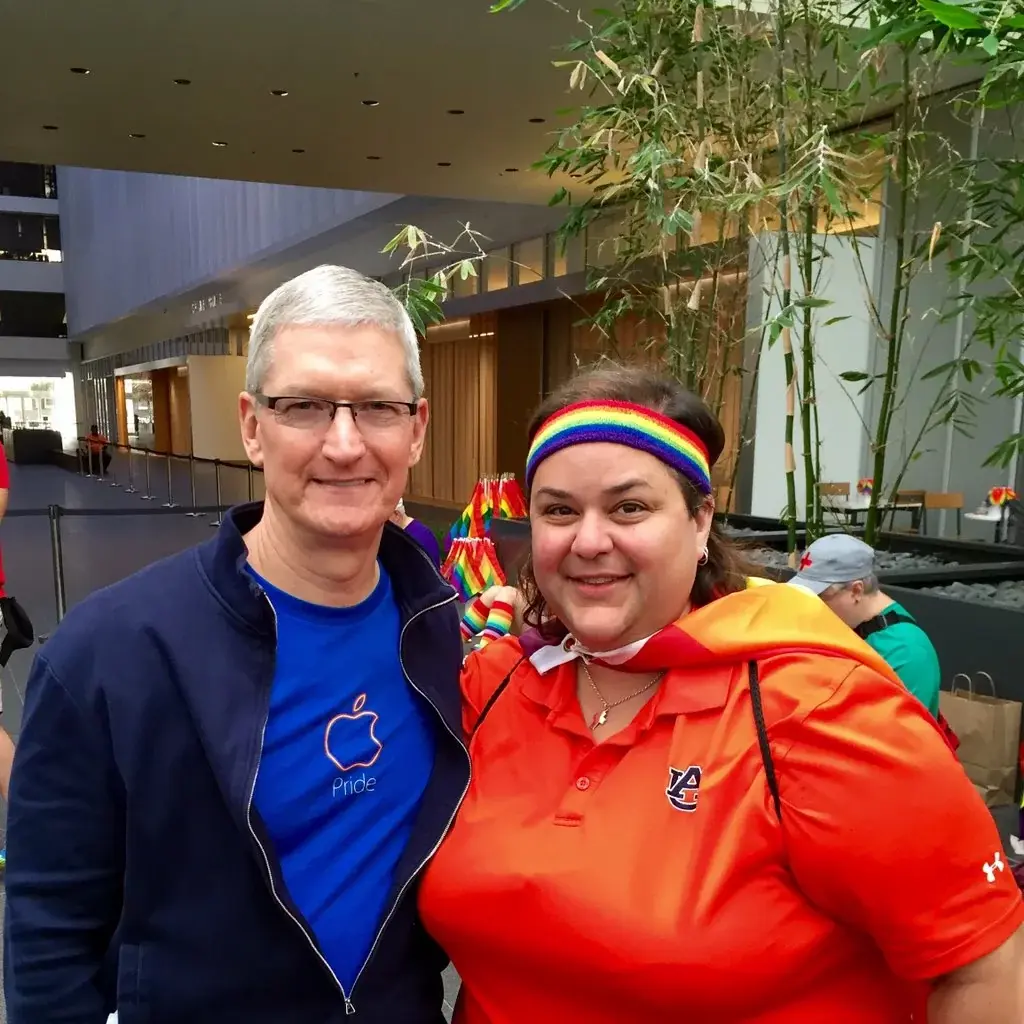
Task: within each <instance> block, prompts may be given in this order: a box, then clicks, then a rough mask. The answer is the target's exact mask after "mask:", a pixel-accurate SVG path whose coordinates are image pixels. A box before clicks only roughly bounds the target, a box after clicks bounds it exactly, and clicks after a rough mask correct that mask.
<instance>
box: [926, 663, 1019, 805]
mask: <svg viewBox="0 0 1024 1024" xmlns="http://www.w3.org/2000/svg"><path fill="white" fill-rule="evenodd" d="M974 678H975V682H972V680H971V679H970V677H968V676H967V675H966V674H964V673H960V674H959V675H957V676H955V677H954V679H953V689H952V690H951V691H950V692H948V693H947V692H946V691H945V690H943V691H942V692H940V693H939V709H940V710H941V712H942V714H943V715H944V716H945V718H946V719H947V721H948V722H949V724H950V726H951V727H952V728H953V731H954V732H955V733H956V734H957V736H958V737H959V739H960V747H959V749H958V750H957V752H956V754H957V757H958V758H959V759H960V763H961V764H962V765H963V766H964V769H965V771H966V772H967V776H968V778H969V779H970V780H971V782H973V783H974V786H975V788H976V789H977V790H978V792H979V793H980V794H981V798H982V799H983V800H984V801H985V804H986V806H988V807H1005V806H1007V805H1011V804H1014V803H1016V801H1015V800H1014V796H1015V794H1016V789H1017V755H1018V746H1019V743H1020V722H1021V705H1020V703H1019V702H1018V701H1015V700H1003V699H1002V698H1000V697H998V696H996V687H995V683H994V681H993V679H992V677H991V676H990V675H989V674H988V673H987V672H977V673H975V677H974ZM978 680H983V681H984V682H983V685H984V686H987V687H989V688H991V690H992V693H991V694H986V693H979V692H977V690H976V689H975V685H976V682H977V681H978Z"/></svg>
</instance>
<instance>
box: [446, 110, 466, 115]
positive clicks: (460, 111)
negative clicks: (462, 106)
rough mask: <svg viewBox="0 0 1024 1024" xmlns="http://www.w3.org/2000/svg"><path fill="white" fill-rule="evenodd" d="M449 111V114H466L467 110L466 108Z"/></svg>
mask: <svg viewBox="0 0 1024 1024" xmlns="http://www.w3.org/2000/svg"><path fill="white" fill-rule="evenodd" d="M448 113H449V114H464V113H465V111H464V110H458V109H455V110H449V111H448Z"/></svg>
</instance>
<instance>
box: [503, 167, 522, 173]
mask: <svg viewBox="0 0 1024 1024" xmlns="http://www.w3.org/2000/svg"><path fill="white" fill-rule="evenodd" d="M518 172H519V168H518V167H506V168H505V173H506V174H517V173H518Z"/></svg>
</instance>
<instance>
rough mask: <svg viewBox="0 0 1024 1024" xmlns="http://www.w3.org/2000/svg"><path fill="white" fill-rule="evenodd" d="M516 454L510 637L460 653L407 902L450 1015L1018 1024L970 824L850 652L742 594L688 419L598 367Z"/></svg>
mask: <svg viewBox="0 0 1024 1024" xmlns="http://www.w3.org/2000/svg"><path fill="white" fill-rule="evenodd" d="M530 439H531V448H530V453H529V457H528V461H527V468H526V484H527V489H528V492H529V509H530V521H531V527H532V564H531V565H530V566H528V567H527V569H525V570H524V573H523V578H522V580H521V587H522V588H523V591H524V597H525V600H526V605H527V607H526V613H525V621H526V624H527V627H529V628H527V629H525V630H524V632H523V633H522V635H521V636H519V637H515V636H511V635H508V636H503V637H501V638H499V639H494V640H492V642H490V643H488V644H487V645H486V646H484V647H483V648H482V649H480V650H479V651H477V652H475V653H473V654H471V655H470V656H469V658H468V659H467V661H466V665H465V668H464V672H463V679H462V689H463V697H464V724H465V729H466V734H467V736H468V737H469V749H470V755H471V758H472V761H473V778H472V781H471V783H470V787H469V790H468V793H467V795H466V798H465V802H464V803H463V805H462V808H461V810H460V812H459V815H458V818H457V820H456V822H455V825H454V827H453V829H452V831H451V833H450V834H449V836H448V838H447V839H446V841H445V842H444V844H443V845H442V847H441V849H440V851H439V852H438V854H437V856H436V857H435V859H434V861H433V862H432V864H431V865H430V867H429V868H428V870H427V871H426V873H425V875H424V879H423V883H422V888H421V891H420V910H421V914H422V917H423V921H424V923H425V925H426V927H427V928H428V930H429V931H430V932H431V933H432V934H433V935H434V937H435V938H436V939H437V940H438V941H439V942H440V943H441V945H442V946H443V947H444V948H445V949H446V950H447V951H448V953H449V955H450V956H451V958H452V961H453V963H454V965H455V968H456V969H457V970H458V971H459V973H460V974H461V976H462V979H463V986H462V992H461V994H460V999H459V1006H458V1008H457V1010H456V1017H455V1021H456V1024H623V1022H634V1021H635V1022H642V1024H670V1022H671V1024H739V1022H743V1024H907V1022H909V1021H911V1020H914V1021H919V1022H924V1021H925V1020H927V1021H928V1022H930V1024H1020V1022H1021V1021H1022V1020H1024V984H1022V941H1021V935H1022V933H1021V930H1020V926H1021V923H1022V921H1024V906H1022V901H1021V894H1020V892H1019V890H1018V888H1017V885H1016V883H1015V882H1014V880H1013V877H1012V875H1011V873H1010V871H1009V869H1008V868H1007V867H1006V863H1005V855H1004V854H1003V852H1002V850H1001V849H1000V844H999V837H998V834H997V832H996V829H995V827H994V825H993V822H992V819H991V817H990V816H989V814H988V812H987V811H986V809H985V807H984V806H983V805H982V802H981V800H980V799H979V798H978V796H977V794H976V793H975V791H974V789H973V788H972V786H971V784H970V783H969V782H968V780H967V778H966V776H965V774H964V772H963V771H962V769H961V768H960V766H959V765H958V764H957V762H956V760H955V758H954V756H953V754H952V752H951V751H950V749H949V748H948V746H947V745H946V743H945V741H944V740H943V737H942V736H941V734H940V733H939V731H938V729H937V728H936V725H935V722H934V721H933V720H932V719H931V717H930V716H929V715H928V714H927V712H926V711H925V709H924V708H923V707H922V706H921V705H920V704H919V702H917V701H916V700H915V699H914V698H912V697H911V696H909V694H907V692H906V690H905V689H904V688H903V687H902V686H901V685H900V683H899V681H898V680H897V679H896V677H895V676H894V675H893V673H892V672H891V670H890V669H889V668H888V666H887V665H886V664H885V663H884V662H883V661H882V660H881V659H880V658H879V657H878V656H877V655H876V654H875V653H874V652H873V651H872V650H871V649H870V648H869V647H868V646H867V645H866V644H865V643H863V642H862V641H861V640H859V639H858V638H857V637H856V635H855V634H854V633H853V632H852V631H850V630H849V629H847V628H846V627H845V626H843V624H842V623H841V622H840V621H839V620H838V619H837V618H836V617H835V616H834V615H832V614H831V613H830V612H829V611H828V609H827V608H825V607H824V606H823V605H822V604H821V602H820V601H816V600H814V599H813V598H812V597H811V596H810V595H808V594H804V593H801V592H800V591H799V590H798V589H797V588H795V587H785V586H774V585H766V586H759V587H751V586H748V581H747V579H746V577H745V575H744V572H743V568H742V566H741V564H740V561H739V559H738V557H737V554H736V553H735V552H734V551H733V549H732V548H731V546H730V544H729V541H728V540H727V539H726V538H725V537H724V536H723V535H722V534H721V533H720V532H719V531H718V528H717V526H716V525H715V524H714V522H713V519H712V516H713V511H714V509H713V499H712V496H711V495H712V490H711V468H712V466H713V465H714V462H715V459H716V458H718V456H719V455H720V454H721V452H722V448H723V444H724V440H723V432H722V428H721V426H720V425H719V423H718V422H717V420H716V419H715V418H714V417H713V416H712V415H711V413H710V412H709V411H708V410H707V408H705V406H704V405H703V404H702V403H701V402H700V400H699V399H698V398H696V397H695V396H694V395H692V394H690V393H688V392H686V391H684V390H682V389H681V388H680V387H679V386H678V385H677V384H675V383H674V382H672V381H670V380H665V379H662V378H659V377H656V376H653V375H652V374H650V373H647V372H644V371H640V370H626V369H619V368H615V369H599V370H594V371H590V372H588V373H584V374H582V375H581V376H579V377H577V378H575V379H574V380H572V381H570V382H569V383H568V384H567V385H566V386H564V387H563V388H562V389H561V390H559V391H558V392H557V393H555V394H554V395H552V396H551V397H550V398H549V399H548V400H547V401H546V402H544V404H543V405H542V407H541V409H540V411H539V412H538V414H537V416H536V417H535V418H534V420H533V423H532V425H531V428H530ZM505 596H506V597H507V596H508V595H505ZM503 614H504V616H505V619H506V626H507V619H508V617H509V616H510V614H511V602H509V601H506V602H505V608H504V609H503ZM479 625H480V620H479V619H478V620H477V626H479ZM502 631H503V629H502V627H501V625H500V624H498V625H497V626H496V627H495V629H494V632H495V633H501V632H502ZM926 1003H927V1011H926V1010H925V1005H926ZM926 1014H927V1015H926Z"/></svg>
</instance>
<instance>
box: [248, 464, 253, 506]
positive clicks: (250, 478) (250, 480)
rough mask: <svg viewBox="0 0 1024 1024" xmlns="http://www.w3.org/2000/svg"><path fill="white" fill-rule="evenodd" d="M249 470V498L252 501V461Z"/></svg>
mask: <svg viewBox="0 0 1024 1024" xmlns="http://www.w3.org/2000/svg"><path fill="white" fill-rule="evenodd" d="M247 469H248V471H249V500H250V501H252V493H253V492H252V463H251V462H250V463H249V465H248V467H247Z"/></svg>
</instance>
